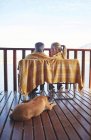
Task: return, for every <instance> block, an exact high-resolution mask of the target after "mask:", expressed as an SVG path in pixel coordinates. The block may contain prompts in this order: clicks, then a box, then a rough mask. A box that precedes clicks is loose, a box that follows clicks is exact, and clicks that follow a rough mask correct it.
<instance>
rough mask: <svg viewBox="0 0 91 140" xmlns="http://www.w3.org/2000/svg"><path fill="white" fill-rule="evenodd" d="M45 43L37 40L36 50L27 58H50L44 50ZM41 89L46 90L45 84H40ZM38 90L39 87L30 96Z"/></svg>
mask: <svg viewBox="0 0 91 140" xmlns="http://www.w3.org/2000/svg"><path fill="white" fill-rule="evenodd" d="M43 51H44V43H42V42H37V43H35V50H34V52H33V53H31V54H29V55H27V56H26V57H25V59H49V58H50V57H49V56H47V55H46V54H45V53H44V52H43ZM40 89H41V90H42V91H43V90H44V84H42V85H40ZM36 91H37V87H36V88H35V89H34V90H33V91H32V92H31V93H29V96H30V97H31V96H35V93H36Z"/></svg>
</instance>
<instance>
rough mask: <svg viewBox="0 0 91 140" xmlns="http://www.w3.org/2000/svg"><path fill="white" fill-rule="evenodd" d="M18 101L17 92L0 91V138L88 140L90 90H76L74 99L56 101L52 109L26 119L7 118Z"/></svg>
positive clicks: (90, 128)
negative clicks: (12, 119) (18, 120)
mask: <svg viewBox="0 0 91 140" xmlns="http://www.w3.org/2000/svg"><path fill="white" fill-rule="evenodd" d="M71 94H73V92H71ZM19 102H20V99H19V93H16V92H15V93H14V92H12V91H10V92H9V91H8V92H3V91H1V92H0V140H91V91H90V90H84V91H83V92H82V94H79V93H78V92H76V97H75V98H74V100H69V101H67V100H56V103H57V105H56V106H55V107H54V109H53V110H51V111H45V112H43V113H42V114H41V115H40V116H38V117H36V118H33V119H31V120H29V121H26V122H14V121H11V120H10V118H9V113H10V110H11V108H13V107H14V106H16V104H18V103H19Z"/></svg>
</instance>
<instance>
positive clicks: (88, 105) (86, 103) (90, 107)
mask: <svg viewBox="0 0 91 140" xmlns="http://www.w3.org/2000/svg"><path fill="white" fill-rule="evenodd" d="M70 94H71V95H73V92H70ZM82 97H83V96H82V95H81V96H79V94H76V96H75V98H74V100H75V99H76V100H78V101H80V102H81V103H82V105H84V106H86V107H87V109H89V110H91V104H90V102H91V101H90V102H87V101H86V100H85V98H82Z"/></svg>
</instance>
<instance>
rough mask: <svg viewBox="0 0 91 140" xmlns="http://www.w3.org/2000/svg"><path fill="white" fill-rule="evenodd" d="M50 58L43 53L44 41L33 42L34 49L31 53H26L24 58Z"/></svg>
mask: <svg viewBox="0 0 91 140" xmlns="http://www.w3.org/2000/svg"><path fill="white" fill-rule="evenodd" d="M48 58H50V57H49V56H47V55H46V54H45V53H44V43H42V42H37V43H35V50H34V52H33V53H31V54H29V55H27V56H26V57H25V59H48Z"/></svg>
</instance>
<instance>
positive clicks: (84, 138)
mask: <svg viewBox="0 0 91 140" xmlns="http://www.w3.org/2000/svg"><path fill="white" fill-rule="evenodd" d="M57 103H58V105H59V106H60V107H61V108H62V110H63V112H64V114H65V115H66V117H67V119H68V120H69V122H70V123H71V125H72V126H73V128H74V130H75V131H76V132H77V134H78V135H79V137H80V139H82V140H90V136H89V135H88V134H87V132H86V131H85V130H84V129H83V127H82V126H81V125H80V124H79V123H78V121H77V120H76V118H75V117H74V116H73V115H72V113H71V112H70V111H69V110H68V109H67V107H66V106H65V105H64V104H63V103H62V102H61V101H57ZM63 108H64V109H63Z"/></svg>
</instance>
